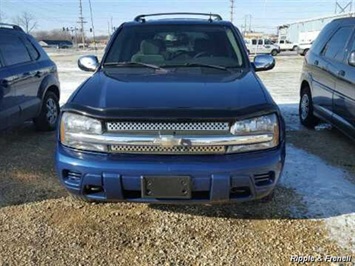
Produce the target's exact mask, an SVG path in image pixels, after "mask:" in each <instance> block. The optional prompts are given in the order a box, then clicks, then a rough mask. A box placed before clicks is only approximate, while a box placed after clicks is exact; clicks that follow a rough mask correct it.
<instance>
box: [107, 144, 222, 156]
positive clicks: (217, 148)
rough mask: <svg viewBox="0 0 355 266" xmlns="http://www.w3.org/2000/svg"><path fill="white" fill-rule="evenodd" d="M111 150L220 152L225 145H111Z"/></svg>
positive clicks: (174, 152)
mask: <svg viewBox="0 0 355 266" xmlns="http://www.w3.org/2000/svg"><path fill="white" fill-rule="evenodd" d="M110 147H111V151H112V152H115V153H149V154H222V153H225V151H226V148H225V146H192V147H186V146H173V147H161V146H132V145H111V146H110Z"/></svg>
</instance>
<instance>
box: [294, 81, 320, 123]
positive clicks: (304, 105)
mask: <svg viewBox="0 0 355 266" xmlns="http://www.w3.org/2000/svg"><path fill="white" fill-rule="evenodd" d="M299 117H300V121H301V124H302V125H304V126H305V127H307V128H314V127H315V126H316V125H318V123H319V119H318V118H317V117H316V116H314V114H313V101H312V95H311V91H310V89H309V88H308V87H306V88H304V89H303V90H302V93H301V100H300V104H299Z"/></svg>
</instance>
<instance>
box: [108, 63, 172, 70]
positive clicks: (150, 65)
mask: <svg viewBox="0 0 355 266" xmlns="http://www.w3.org/2000/svg"><path fill="white" fill-rule="evenodd" d="M105 66H117V67H130V66H142V67H147V68H152V69H156V70H164V71H167V70H166V69H164V68H162V67H160V66H157V65H152V64H145V63H140V62H109V63H105V64H104V67H105Z"/></svg>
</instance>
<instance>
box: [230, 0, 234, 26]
mask: <svg viewBox="0 0 355 266" xmlns="http://www.w3.org/2000/svg"><path fill="white" fill-rule="evenodd" d="M230 1H231V22H232V23H233V21H234V0H230Z"/></svg>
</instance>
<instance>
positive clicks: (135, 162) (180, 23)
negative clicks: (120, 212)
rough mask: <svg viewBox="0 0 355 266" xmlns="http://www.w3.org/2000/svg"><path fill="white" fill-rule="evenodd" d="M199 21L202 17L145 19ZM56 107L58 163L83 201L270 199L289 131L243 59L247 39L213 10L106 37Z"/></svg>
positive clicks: (143, 21)
mask: <svg viewBox="0 0 355 266" xmlns="http://www.w3.org/2000/svg"><path fill="white" fill-rule="evenodd" d="M160 15H164V16H173V15H179V16H182V15H186V16H187V15H188V16H191V15H195V16H207V19H192V18H189V19H186V18H175V19H161V20H157V19H155V20H147V18H148V17H151V16H160ZM78 64H79V67H80V68H81V69H82V70H86V71H93V72H95V73H94V75H93V76H92V77H91V78H89V79H88V80H86V81H85V82H84V83H83V84H82V85H81V86H80V87H79V88H78V89H77V90H76V91H75V92H74V93H73V95H72V96H71V98H70V99H69V100H68V102H67V103H66V104H65V106H63V108H62V111H61V118H60V127H59V130H58V143H57V150H56V167H57V172H58V175H59V178H60V180H61V182H62V183H63V185H64V186H65V187H66V188H67V190H68V191H69V192H70V193H71V194H72V195H73V196H74V197H76V198H78V199H82V200H86V201H132V202H150V203H161V202H163V203H217V202H240V201H249V200H255V199H270V198H271V197H272V195H273V190H274V188H275V185H276V184H277V182H278V180H279V178H280V175H281V172H282V169H283V165H284V160H285V125H284V121H283V119H282V116H281V114H280V110H279V108H278V106H277V105H276V104H275V102H274V101H273V99H272V98H271V96H270V95H269V93H268V91H267V90H266V88H265V87H264V86H263V84H262V82H261V80H260V79H259V78H258V77H257V75H256V71H263V70H269V69H272V68H273V67H274V65H275V61H274V59H273V57H271V56H269V55H260V56H257V57H255V59H254V62H253V63H250V61H249V58H248V54H247V49H246V47H245V44H244V41H243V38H242V36H241V34H240V32H239V31H238V29H236V28H235V27H234V26H233V24H232V23H230V22H227V21H223V20H222V19H221V17H220V16H219V15H213V14H200V13H183V14H181V13H168V14H153V15H141V16H138V17H136V18H135V20H134V21H133V22H129V23H124V24H123V25H121V26H120V28H119V29H118V30H117V31H116V32H115V34H114V35H113V36H112V38H111V40H110V42H109V44H108V47H107V49H106V53H105V55H104V57H103V59H102V61H101V63H99V61H98V59H97V58H96V57H95V56H84V57H82V58H80V59H79V62H78Z"/></svg>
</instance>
